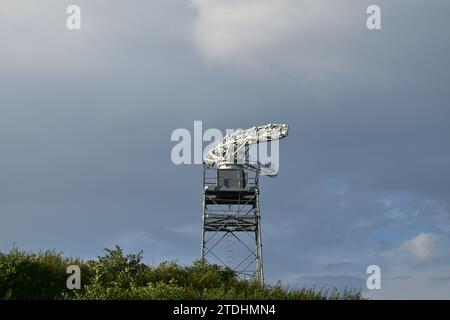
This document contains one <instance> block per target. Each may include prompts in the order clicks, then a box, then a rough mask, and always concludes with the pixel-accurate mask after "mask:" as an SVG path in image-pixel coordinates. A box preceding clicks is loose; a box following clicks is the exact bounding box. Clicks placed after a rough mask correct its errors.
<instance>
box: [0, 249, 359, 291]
mask: <svg viewBox="0 0 450 320" xmlns="http://www.w3.org/2000/svg"><path fill="white" fill-rule="evenodd" d="M73 264H76V265H78V266H79V267H80V269H81V285H82V288H81V290H69V289H67V287H66V281H67V277H68V276H69V275H68V274H67V273H66V268H67V266H69V265H73ZM0 299H80V300H97V299H100V300H110V299H159V300H160V299H177V300H181V299H217V300H226V299H239V300H245V299H283V300H284V299H295V300H298V299H301V300H312V299H314V300H315V299H362V295H361V292H360V291H359V290H345V291H344V292H339V291H337V290H335V289H334V290H331V291H326V290H323V289H320V290H314V289H306V288H302V289H289V288H287V287H285V286H283V285H282V284H281V283H277V284H275V285H273V286H270V285H266V286H263V285H261V284H260V283H259V282H257V281H252V280H244V279H240V278H238V277H237V276H236V273H235V272H233V271H232V270H231V269H229V268H221V267H219V266H217V265H208V264H206V263H205V262H203V261H196V262H194V263H193V264H192V265H191V266H180V265H178V264H177V263H176V262H175V261H169V262H163V263H161V264H159V265H157V266H148V265H146V264H144V263H143V262H142V252H139V253H137V254H128V255H124V253H123V251H122V249H121V248H120V247H118V246H117V247H115V248H114V249H105V255H104V256H100V257H98V259H97V260H91V261H83V260H80V259H76V258H64V257H63V256H62V254H60V253H56V252H54V251H46V252H40V253H37V254H35V253H26V252H23V251H19V250H18V249H13V250H11V251H10V252H8V253H1V252H0Z"/></svg>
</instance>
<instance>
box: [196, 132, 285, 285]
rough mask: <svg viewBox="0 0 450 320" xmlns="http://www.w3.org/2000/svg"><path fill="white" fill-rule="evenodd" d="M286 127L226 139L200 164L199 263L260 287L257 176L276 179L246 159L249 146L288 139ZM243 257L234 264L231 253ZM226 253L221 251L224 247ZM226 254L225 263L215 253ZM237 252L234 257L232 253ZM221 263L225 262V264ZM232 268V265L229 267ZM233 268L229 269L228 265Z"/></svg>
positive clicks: (261, 165)
mask: <svg viewBox="0 0 450 320" xmlns="http://www.w3.org/2000/svg"><path fill="white" fill-rule="evenodd" d="M287 134H288V126H287V125H286V124H268V125H265V126H259V127H253V128H250V129H246V130H237V131H235V132H234V133H232V134H229V135H226V136H225V137H224V138H223V139H222V140H221V141H220V142H219V143H218V144H217V145H216V146H215V147H214V148H212V149H211V150H210V151H209V152H208V153H206V154H205V156H204V159H203V166H204V170H203V210H202V230H201V231H202V233H201V259H202V260H204V261H207V262H212V261H211V260H213V261H214V262H215V263H216V264H219V265H222V266H228V267H230V268H231V269H233V270H234V271H235V272H236V273H237V274H239V275H241V276H244V277H249V278H254V279H256V280H258V281H260V282H261V283H264V272H263V258H262V242H261V213H260V202H259V175H260V174H264V175H267V176H271V177H274V176H276V171H273V168H272V167H271V164H270V163H260V162H258V161H254V160H252V159H251V153H252V152H251V150H250V146H251V145H256V144H259V143H261V142H270V141H274V140H279V139H282V138H284V137H287ZM230 239H232V240H234V242H235V243H237V244H238V246H239V247H240V248H241V250H240V251H239V252H241V253H242V251H243V252H244V253H243V254H242V255H241V256H240V257H238V259H237V261H236V262H235V263H234V264H233V263H232V261H233V258H234V254H235V250H234V249H233V248H231V247H230ZM224 244H225V245H226V248H225V249H224V248H221V246H222V247H223V245H224ZM224 251H225V252H226V253H227V255H226V258H224V257H223V255H221V254H220V252H222V253H223V252H224ZM236 252H237V251H236ZM224 260H226V261H227V262H224ZM233 262H234V261H233ZM232 264H233V265H232Z"/></svg>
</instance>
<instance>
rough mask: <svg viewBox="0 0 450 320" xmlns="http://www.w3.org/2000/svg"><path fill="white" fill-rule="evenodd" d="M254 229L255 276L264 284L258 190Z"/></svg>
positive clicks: (257, 193)
mask: <svg viewBox="0 0 450 320" xmlns="http://www.w3.org/2000/svg"><path fill="white" fill-rule="evenodd" d="M255 216H256V229H255V241H256V278H257V280H258V281H259V282H261V284H264V269H263V256H262V240H261V215H260V212H259V190H257V191H256V205H255Z"/></svg>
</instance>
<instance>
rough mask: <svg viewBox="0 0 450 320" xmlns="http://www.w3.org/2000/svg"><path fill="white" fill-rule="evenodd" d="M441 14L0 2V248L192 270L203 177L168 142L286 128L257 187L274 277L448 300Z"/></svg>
mask: <svg viewBox="0 0 450 320" xmlns="http://www.w3.org/2000/svg"><path fill="white" fill-rule="evenodd" d="M71 4H77V5H79V6H80V8H81V23H82V28H81V30H75V31H70V30H68V29H67V28H66V19H67V18H68V14H67V13H66V9H67V7H68V6H69V5H71ZM371 4H377V5H379V6H380V8H381V23H382V29H381V30H368V28H367V27H366V19H367V17H368V15H367V13H366V9H367V7H368V6H369V5H371ZM449 10H450V2H448V1H445V0H428V1H425V0H410V1H406V0H390V1H387V0H373V1H372V0H371V1H366V0H352V1H350V0H342V1H331V0H323V1H314V0H265V1H260V0H190V1H189V0H184V1H182V0H153V1H144V0H130V1H111V0H108V1H107V0H95V1H92V0H90V1H88V0H71V1H66V0H39V1H37V0H35V1H30V0H0V44H1V46H0V250H2V251H8V250H10V249H11V248H12V247H14V246H16V247H18V248H20V249H23V250H34V251H38V250H47V249H55V250H57V251H62V252H64V254H66V255H69V256H79V257H83V258H86V259H90V258H95V257H96V256H98V255H100V254H102V249H103V248H105V247H109V248H111V247H113V246H114V245H116V244H117V245H120V246H122V247H123V248H124V249H125V251H127V252H137V251H139V250H143V251H144V260H145V261H146V262H148V263H158V262H160V261H164V260H172V259H177V260H178V261H179V262H180V263H182V264H189V263H191V262H192V261H194V260H195V259H198V258H199V253H200V215H201V190H202V167H201V165H179V166H177V165H175V164H173V163H172V161H171V157H170V155H171V150H172V148H173V147H174V145H175V143H174V142H172V141H171V139H170V138H171V134H172V132H173V131H174V130H176V129H178V128H185V129H188V130H189V131H191V132H192V131H193V126H194V121H195V120H199V121H202V122H203V128H204V130H206V129H208V128H218V129H220V130H223V131H224V130H225V129H227V128H249V127H253V126H255V125H262V124H266V123H287V124H289V137H288V138H286V139H284V140H282V141H281V142H280V168H279V175H278V177H276V178H273V179H271V178H268V177H262V178H261V215H262V229H263V235H262V236H263V243H264V249H263V250H264V269H265V278H266V280H267V281H268V282H269V283H274V282H276V281H277V280H281V281H283V283H285V284H288V285H289V286H291V287H296V286H297V287H301V286H316V287H324V288H331V287H338V288H343V287H345V286H347V287H355V288H362V289H363V293H364V295H365V296H366V297H370V298H375V299H380V298H381V299H398V298H402V299H411V298H414V299H430V298H438V299H450V142H449V138H448V137H450V125H449V123H450V90H449V88H450V59H449V57H450V37H448V17H447V16H448V12H449ZM369 265H378V266H380V268H381V276H382V278H381V289H380V290H369V289H367V288H366V279H367V277H368V276H369V275H368V274H367V273H366V269H367V267H368V266H369Z"/></svg>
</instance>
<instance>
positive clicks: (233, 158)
mask: <svg viewBox="0 0 450 320" xmlns="http://www.w3.org/2000/svg"><path fill="white" fill-rule="evenodd" d="M287 135H288V125H287V124H267V125H264V126H258V127H253V128H250V129H245V130H243V129H239V130H236V131H235V132H233V133H231V134H228V135H226V136H225V137H224V138H223V139H222V141H220V142H219V143H218V144H217V145H216V146H215V147H213V148H212V149H211V150H210V151H209V152H208V153H206V154H205V156H204V159H203V165H204V167H205V168H214V167H220V166H221V165H222V164H229V163H235V164H240V165H243V166H244V167H245V168H246V169H248V170H252V171H256V172H259V173H262V174H264V175H268V176H275V175H276V173H275V172H273V170H272V169H271V168H270V163H269V164H266V163H264V164H263V163H261V162H259V161H257V160H256V159H251V157H250V154H249V148H248V146H249V145H252V144H258V143H261V142H269V141H273V140H279V139H282V138H284V137H287Z"/></svg>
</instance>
